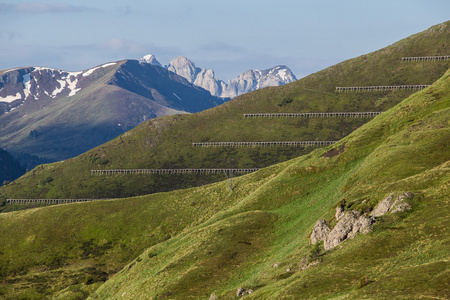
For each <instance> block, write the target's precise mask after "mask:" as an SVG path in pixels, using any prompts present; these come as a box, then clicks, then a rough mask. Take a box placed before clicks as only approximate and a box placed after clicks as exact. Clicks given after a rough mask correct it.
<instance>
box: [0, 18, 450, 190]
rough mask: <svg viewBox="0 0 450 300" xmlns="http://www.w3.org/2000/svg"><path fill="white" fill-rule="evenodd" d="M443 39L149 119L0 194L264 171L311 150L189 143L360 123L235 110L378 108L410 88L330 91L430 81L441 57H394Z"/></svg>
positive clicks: (299, 133)
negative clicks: (216, 171) (180, 171)
mask: <svg viewBox="0 0 450 300" xmlns="http://www.w3.org/2000/svg"><path fill="white" fill-rule="evenodd" d="M449 45H450V22H446V23H443V24H440V25H437V26H433V27H431V28H430V29H428V30H426V31H424V32H421V33H418V34H416V35H413V36H410V37H408V38H406V39H404V40H401V41H399V42H397V43H395V44H393V45H391V46H388V47H386V48H383V49H381V50H378V51H375V52H373V53H370V54H367V55H363V56H360V57H357V58H354V59H350V60H348V61H345V62H342V63H340V64H337V65H335V66H332V67H329V68H327V69H325V70H323V71H320V72H318V73H315V74H312V75H310V76H308V77H305V78H303V79H301V80H298V81H296V82H294V83H291V84H288V85H284V86H281V87H271V88H265V89H262V90H258V91H254V92H251V93H248V94H245V95H242V96H240V97H237V98H235V99H233V100H231V101H229V102H227V103H224V104H222V105H220V106H217V107H215V108H212V109H209V110H206V111H202V112H200V113H196V114H190V115H172V116H168V117H164V118H157V119H154V120H150V121H148V122H145V123H143V124H141V125H140V126H138V127H137V128H135V129H133V130H131V131H129V132H127V133H125V134H123V135H122V136H120V137H118V138H116V139H114V140H112V141H110V142H108V143H106V144H104V145H102V146H100V147H98V148H95V149H93V150H91V151H89V152H86V153H84V154H82V155H80V156H79V157H77V158H74V159H70V160H67V161H64V162H58V163H55V164H50V165H43V166H40V167H38V168H36V169H34V170H32V171H31V172H29V173H27V174H26V175H24V176H23V177H22V178H20V179H19V180H16V181H15V182H14V183H12V184H10V185H8V186H7V187H4V188H2V189H0V195H4V196H6V197H10V198H111V197H126V196H134V195H144V194H149V193H154V192H160V191H169V190H174V189H178V188H186V187H191V186H196V185H202V184H205V183H208V182H213V181H217V180H222V179H224V178H225V176H224V175H216V176H198V175H176V176H173V175H166V176H161V175H148V176H146V177H142V176H134V175H126V176H111V177H102V176H98V177H97V176H91V175H90V170H91V169H112V168H216V167H220V168H245V167H265V166H269V165H272V164H274V163H277V162H281V161H286V160H288V159H291V158H294V157H297V156H299V155H301V154H306V153H308V152H309V151H311V149H308V148H307V149H303V148H193V147H192V143H193V142H205V141H301V140H339V139H341V138H343V137H345V136H346V135H348V134H349V133H351V132H352V131H354V130H355V129H356V128H358V127H359V126H361V125H362V124H364V123H365V122H367V119H355V118H353V119H352V118H346V119H345V118H325V119H315V118H311V119H244V117H243V114H244V113H256V112H340V111H386V110H387V109H389V108H391V107H393V106H395V105H396V104H398V103H399V102H401V101H402V100H403V99H405V98H406V97H407V96H409V95H411V94H412V93H413V91H395V92H388V91H386V92H370V93H368V92H365V93H336V92H335V87H336V86H370V85H403V84H431V83H433V82H434V81H436V80H437V79H438V78H440V77H441V76H442V75H443V74H444V72H445V71H446V70H447V69H448V67H449V61H448V60H446V61H432V62H430V61H424V62H402V60H401V59H402V57H405V56H429V55H446V54H448V53H450V46H449ZM143 178H145V180H143ZM50 179H51V180H50ZM49 181H50V182H49ZM46 182H48V183H46ZM42 183H45V184H42Z"/></svg>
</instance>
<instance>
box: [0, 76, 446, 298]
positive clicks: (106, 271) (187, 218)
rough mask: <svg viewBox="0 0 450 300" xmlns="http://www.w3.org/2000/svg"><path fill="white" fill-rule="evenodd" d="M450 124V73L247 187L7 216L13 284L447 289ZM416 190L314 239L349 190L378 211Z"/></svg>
mask: <svg viewBox="0 0 450 300" xmlns="http://www.w3.org/2000/svg"><path fill="white" fill-rule="evenodd" d="M449 124H450V71H449V72H447V73H446V74H445V75H444V76H443V77H442V78H441V79H440V80H439V81H437V82H436V83H435V84H434V85H433V86H431V87H430V88H427V89H425V90H423V91H420V92H418V93H416V94H414V95H412V96H411V97H409V98H407V99H406V100H404V101H402V102H401V103H400V104H398V105H396V106H395V107H394V108H392V109H390V110H388V111H387V112H385V113H383V114H381V115H380V116H377V117H376V118H375V119H374V120H372V121H371V122H369V123H367V124H365V125H363V126H362V127H361V128H359V129H357V130H356V131H355V132H353V133H351V134H350V135H349V136H347V137H345V138H344V139H342V140H341V141H339V143H337V144H335V145H333V146H329V147H327V148H324V149H317V150H315V151H313V152H312V153H310V154H308V155H305V156H301V157H298V158H296V159H293V160H290V161H287V162H284V163H281V164H277V165H274V166H271V167H269V168H265V169H263V170H260V171H258V172H256V173H252V174H249V175H246V176H242V177H239V178H235V179H234V181H233V191H230V190H229V188H228V182H227V181H223V182H218V183H214V184H211V185H206V186H203V187H198V188H191V189H187V190H179V191H173V192H169V193H158V194H154V195H148V196H142V197H135V198H128V199H118V200H110V201H97V202H90V203H81V204H80V203H78V204H68V205H58V206H52V207H45V208H38V209H30V210H26V211H17V212H10V213H4V214H0V235H1V236H2V239H0V253H1V255H0V266H1V268H0V274H1V276H2V284H1V285H0V295H2V297H3V298H5V299H10V298H20V297H22V298H24V297H33V298H40V297H41V298H46V297H50V296H53V297H55V298H57V299H69V298H76V297H78V298H80V299H82V298H85V297H87V296H88V295H89V294H90V299H119V298H120V299H144V298H145V299H163V298H170V299H208V298H210V296H211V295H215V296H214V297H216V298H217V299H235V298H236V292H237V290H238V289H240V288H243V289H245V290H247V291H248V290H250V289H251V290H252V291H253V293H252V294H249V295H246V296H245V297H246V298H249V299H282V298H293V299H311V298H339V297H343V298H345V297H349V298H353V299H355V298H380V297H381V298H388V297H396V298H420V297H425V298H446V297H447V296H448V295H449V292H450V290H449V287H448V284H447V283H448V281H449V279H450V273H449V270H450V268H449V262H448V260H449V254H448V251H447V249H448V246H449V244H450V238H449V228H448V226H447V225H448V223H449V221H450V220H449V215H448V213H447V212H448V209H449V202H448V199H449V194H450V193H449V183H450V172H449V171H450V165H449V157H450V153H449V151H448V149H449V146H450V145H449V143H450V128H449ZM403 191H408V192H411V193H413V194H414V195H415V196H414V198H413V199H412V200H410V205H411V206H412V210H411V211H407V212H403V213H400V214H387V215H385V216H382V217H378V218H376V222H375V224H374V225H373V228H372V229H373V231H372V232H371V233H368V234H365V235H361V234H358V235H357V236H356V237H355V238H354V239H351V240H347V241H345V242H344V243H342V244H341V245H340V246H339V247H336V248H334V249H333V250H330V251H324V249H323V248H322V247H321V246H320V247H318V248H316V247H311V246H310V242H309V234H310V233H311V231H312V228H313V226H314V224H315V223H316V222H317V220H318V219H319V218H324V219H326V220H330V221H331V220H333V219H334V213H335V207H336V206H339V205H341V204H342V203H343V202H344V201H343V200H345V205H344V208H345V210H358V211H363V212H366V213H370V211H371V210H372V209H373V208H374V207H375V205H376V204H377V203H378V202H379V201H380V200H381V199H383V198H384V197H385V196H386V195H388V194H390V193H392V192H393V193H395V194H399V193H401V192H403ZM330 223H331V224H332V225H333V224H335V222H333V221H332V222H330ZM316 260H318V261H319V263H318V264H316V265H313V266H310V267H309V268H306V269H303V267H304V266H305V265H307V263H308V262H309V261H316ZM113 275H114V276H113ZM106 279H108V280H107V281H106V282H105V283H104V284H102V282H103V281H104V280H106ZM94 290H95V292H94V293H92V292H93V291H94ZM214 297H213V298H214Z"/></svg>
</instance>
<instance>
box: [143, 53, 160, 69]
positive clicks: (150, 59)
mask: <svg viewBox="0 0 450 300" xmlns="http://www.w3.org/2000/svg"><path fill="white" fill-rule="evenodd" d="M139 63H141V64H151V65H155V66H158V67H162V65H161V64H160V63H159V61H157V60H156V57H155V56H154V55H153V54H147V55H144V56H142V57H141V58H139Z"/></svg>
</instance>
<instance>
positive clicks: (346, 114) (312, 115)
mask: <svg viewBox="0 0 450 300" xmlns="http://www.w3.org/2000/svg"><path fill="white" fill-rule="evenodd" d="M381 113H382V112H379V111H368V112H327V113H324V112H321V113H251V114H244V118H270V119H272V118H291V119H300V118H373V117H376V116H378V115H379V114H381Z"/></svg>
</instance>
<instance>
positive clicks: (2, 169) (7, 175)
mask: <svg viewBox="0 0 450 300" xmlns="http://www.w3.org/2000/svg"><path fill="white" fill-rule="evenodd" d="M23 174H25V168H23V167H22V166H21V165H20V163H19V162H18V161H17V160H15V159H14V158H13V157H12V156H11V155H10V154H9V153H8V152H6V151H5V150H3V149H1V148H0V186H1V185H2V184H3V182H5V181H13V180H15V179H17V178H19V177H20V176H22V175H23Z"/></svg>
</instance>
